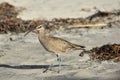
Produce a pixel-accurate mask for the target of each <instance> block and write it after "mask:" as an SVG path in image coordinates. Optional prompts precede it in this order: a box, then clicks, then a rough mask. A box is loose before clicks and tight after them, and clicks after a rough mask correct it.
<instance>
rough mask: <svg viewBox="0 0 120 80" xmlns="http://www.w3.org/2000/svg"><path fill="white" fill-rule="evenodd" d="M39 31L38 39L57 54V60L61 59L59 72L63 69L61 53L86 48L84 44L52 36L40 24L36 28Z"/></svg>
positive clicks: (47, 48)
mask: <svg viewBox="0 0 120 80" xmlns="http://www.w3.org/2000/svg"><path fill="white" fill-rule="evenodd" d="M36 30H37V32H38V39H39V41H40V43H41V44H42V45H43V47H44V48H45V49H46V50H47V51H49V52H52V53H55V54H56V56H57V61H59V69H58V72H59V71H60V70H61V57H60V54H62V53H65V52H67V51H69V50H85V49H84V48H85V47H84V46H81V45H77V44H73V43H71V42H68V41H67V40H64V39H62V38H58V37H52V36H48V35H46V31H45V27H44V26H43V25H40V26H38V27H37V28H36Z"/></svg>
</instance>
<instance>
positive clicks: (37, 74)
mask: <svg viewBox="0 0 120 80" xmlns="http://www.w3.org/2000/svg"><path fill="white" fill-rule="evenodd" d="M3 1H6V2H9V3H11V4H13V5H15V6H18V7H19V6H22V7H25V8H26V10H24V11H23V12H21V13H20V14H19V16H18V17H20V18H22V19H48V20H49V19H52V18H60V17H62V18H67V17H73V18H75V17H86V16H88V15H90V14H92V13H94V12H95V10H94V9H93V7H95V6H96V7H97V8H98V9H100V10H113V9H118V8H119V6H120V4H119V3H120V0H99V1H98V0H91V1H90V0H0V2H3ZM82 8H87V9H90V12H84V11H81V9H82ZM23 35H24V33H21V34H18V35H16V34H11V33H9V34H0V56H1V57H0V80H119V79H120V76H119V75H120V64H119V63H114V62H112V61H103V62H93V61H90V60H89V56H88V54H86V55H85V56H84V57H79V56H78V55H79V53H80V52H81V51H71V52H68V53H69V54H65V55H62V60H63V62H62V65H63V66H62V71H61V73H60V74H58V73H57V72H56V70H57V67H58V66H54V67H53V69H54V71H48V72H47V73H42V72H43V71H44V70H45V67H47V65H50V64H51V63H53V62H54V61H55V58H56V56H55V55H54V54H52V53H49V52H47V51H46V50H45V49H44V48H43V47H42V45H41V44H40V43H39V41H38V38H37V35H36V34H34V33H30V34H29V35H27V36H26V37H24V36H23ZM52 35H53V36H57V37H61V38H64V39H66V40H69V41H71V42H73V43H76V44H80V45H84V46H86V49H91V48H92V47H95V46H101V45H103V44H107V43H111V44H112V43H118V44H120V36H119V35H120V26H114V27H112V28H105V29H99V28H97V29H89V30H88V29H77V30H76V29H72V30H67V31H63V32H61V31H54V32H53V33H52ZM10 38H13V41H10ZM54 65H57V62H54ZM43 67H44V68H43Z"/></svg>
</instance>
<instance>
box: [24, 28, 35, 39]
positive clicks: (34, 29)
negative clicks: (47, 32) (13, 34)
mask: <svg viewBox="0 0 120 80" xmlns="http://www.w3.org/2000/svg"><path fill="white" fill-rule="evenodd" d="M30 32H34V33H36V34H37V32H36V29H33V30H29V31H27V32H26V33H25V34H24V37H25V36H26V35H28V34H29V33H30Z"/></svg>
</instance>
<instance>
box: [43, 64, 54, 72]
mask: <svg viewBox="0 0 120 80" xmlns="http://www.w3.org/2000/svg"><path fill="white" fill-rule="evenodd" d="M52 67H53V64H51V65H49V67H48V68H47V69H45V70H44V71H43V73H46V72H47V71H48V70H49V71H52Z"/></svg>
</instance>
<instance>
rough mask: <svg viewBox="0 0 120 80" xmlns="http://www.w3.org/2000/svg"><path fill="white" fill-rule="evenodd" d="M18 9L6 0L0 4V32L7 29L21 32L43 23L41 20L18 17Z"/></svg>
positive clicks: (5, 31) (4, 31)
mask: <svg viewBox="0 0 120 80" xmlns="http://www.w3.org/2000/svg"><path fill="white" fill-rule="evenodd" d="M18 12H19V11H18V10H16V8H15V7H14V6H13V5H10V4H8V3H6V2H4V3H1V4H0V33H7V31H10V32H15V33H20V32H25V31H27V30H30V29H31V28H35V27H36V26H38V25H39V24H41V21H40V20H36V21H34V20H22V19H20V18H17V15H18Z"/></svg>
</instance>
